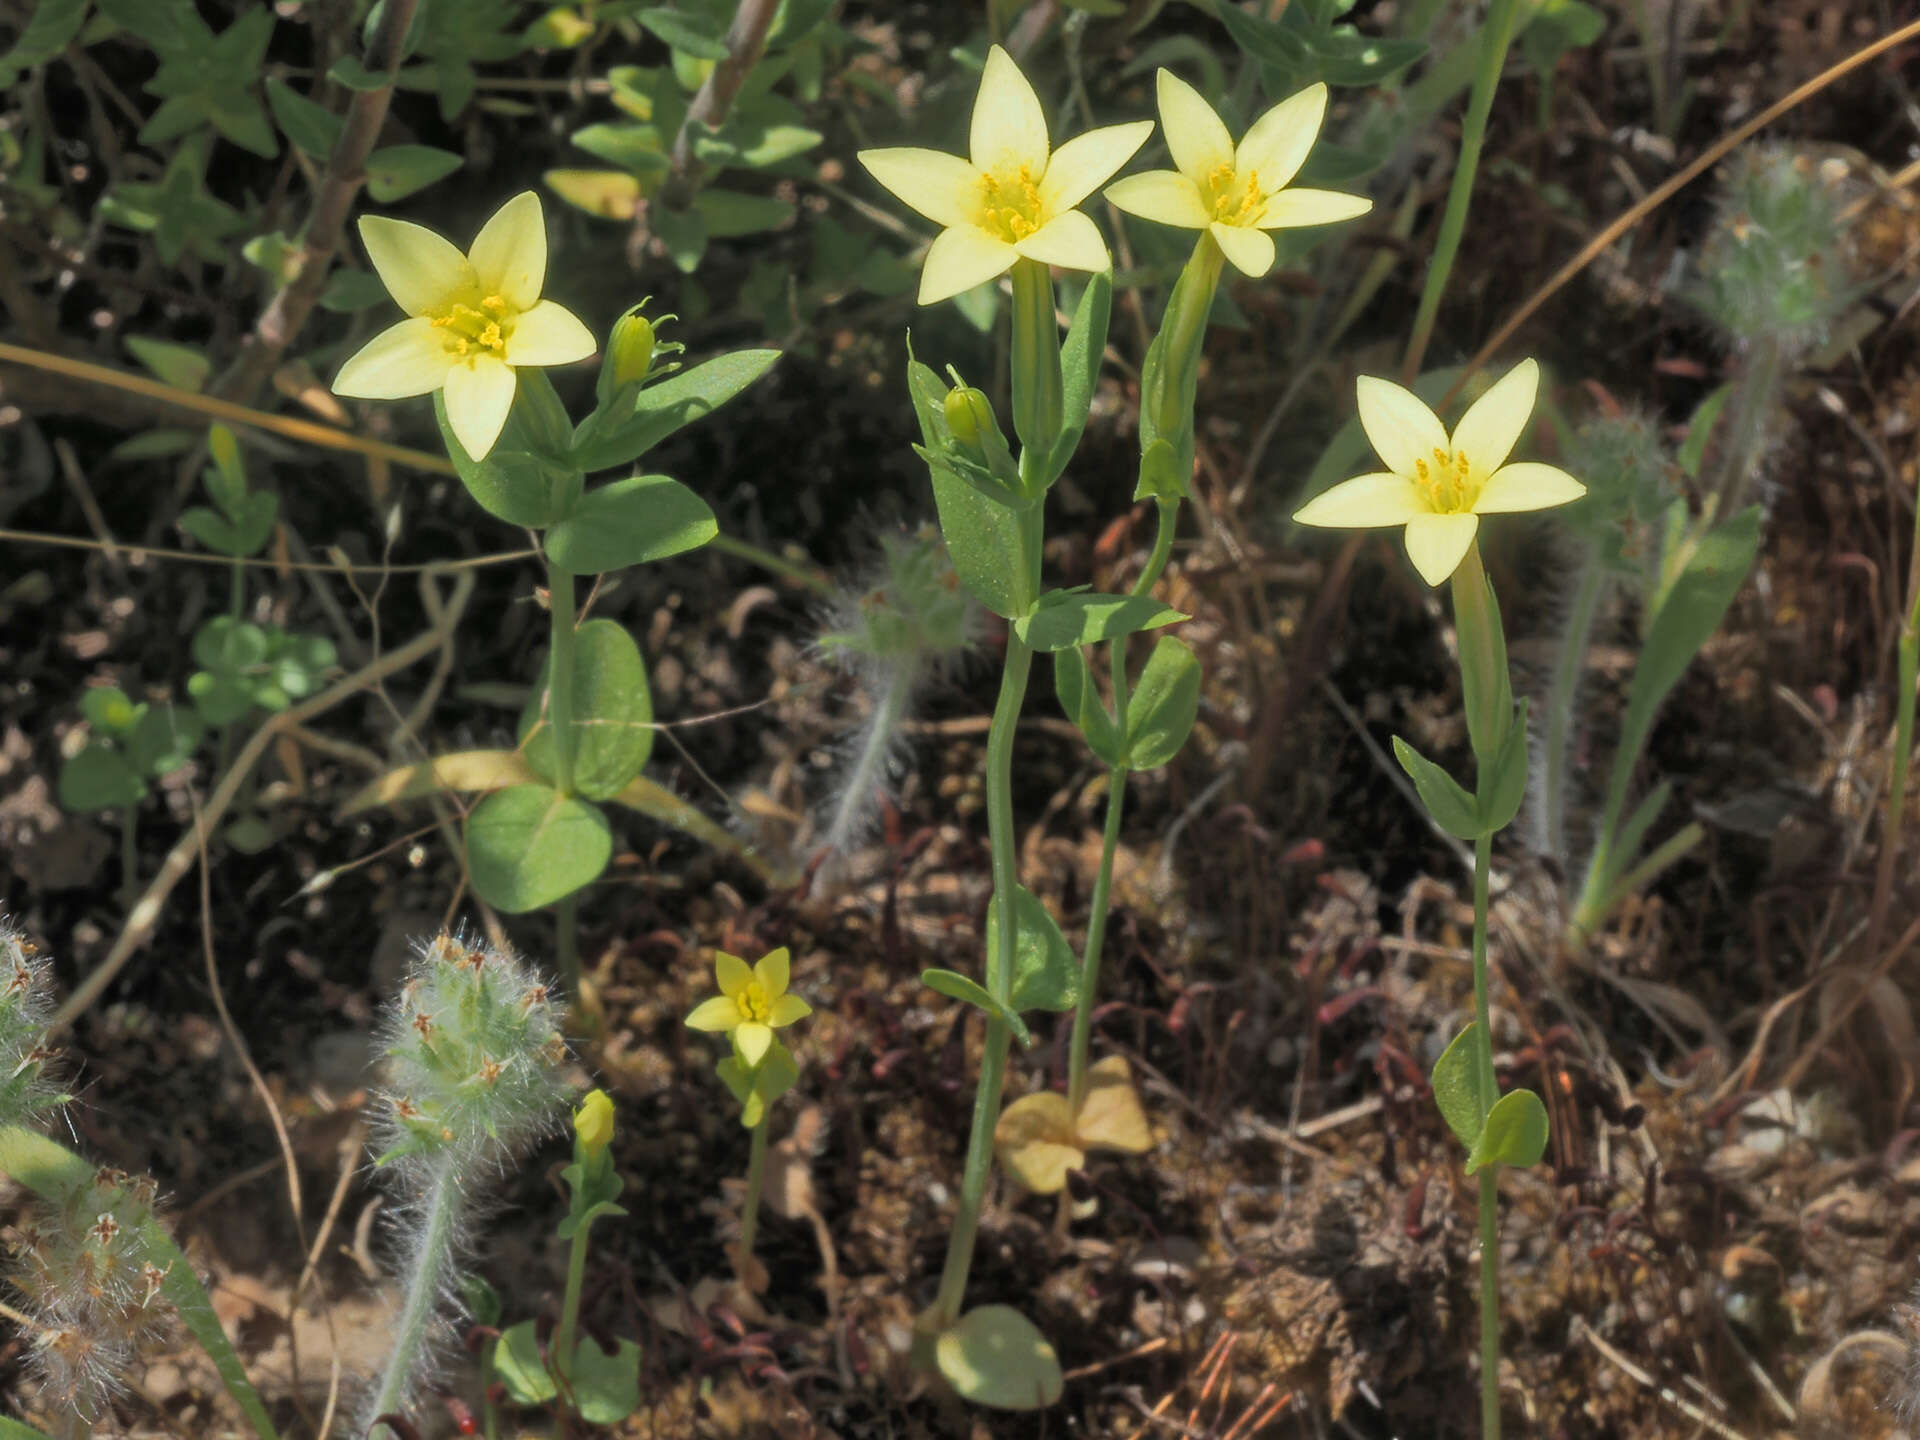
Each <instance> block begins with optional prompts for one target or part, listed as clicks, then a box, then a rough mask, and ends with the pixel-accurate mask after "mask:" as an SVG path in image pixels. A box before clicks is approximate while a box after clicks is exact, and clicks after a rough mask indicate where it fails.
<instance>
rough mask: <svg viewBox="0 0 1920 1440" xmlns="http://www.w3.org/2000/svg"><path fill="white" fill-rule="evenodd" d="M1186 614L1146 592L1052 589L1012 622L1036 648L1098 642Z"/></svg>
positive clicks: (1022, 636) (1019, 632)
mask: <svg viewBox="0 0 1920 1440" xmlns="http://www.w3.org/2000/svg"><path fill="white" fill-rule="evenodd" d="M1186 618H1187V617H1186V616H1185V615H1183V614H1181V613H1180V612H1179V611H1178V610H1175V609H1174V608H1173V607H1172V606H1171V605H1162V604H1161V603H1160V602H1159V601H1158V600H1155V599H1153V598H1152V597H1150V596H1146V595H1099V594H1094V593H1092V592H1089V591H1068V590H1055V591H1053V592H1052V593H1051V594H1047V595H1042V596H1041V597H1040V603H1039V604H1038V605H1036V606H1034V607H1033V613H1032V614H1030V615H1025V616H1022V617H1021V618H1020V619H1018V620H1015V621H1014V622H1013V628H1014V630H1015V631H1016V632H1017V633H1018V634H1019V636H1020V638H1021V639H1022V640H1024V641H1026V642H1027V644H1029V645H1031V646H1032V647H1033V648H1034V649H1036V650H1064V649H1066V648H1067V647H1068V646H1069V645H1097V644H1099V643H1100V642H1101V641H1102V640H1112V639H1114V638H1115V637H1117V636H1121V635H1131V634H1133V633H1134V632H1135V631H1139V630H1154V629H1158V628H1159V627H1160V626H1162V625H1171V624H1173V622H1174V621H1176V620H1185V619H1186Z"/></svg>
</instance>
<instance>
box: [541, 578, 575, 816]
mask: <svg viewBox="0 0 1920 1440" xmlns="http://www.w3.org/2000/svg"><path fill="white" fill-rule="evenodd" d="M547 605H548V609H549V611H550V612H551V614H550V618H551V620H552V622H553V641H552V644H551V646H550V647H549V649H548V661H547V724H548V725H550V726H552V727H553V784H554V788H555V789H556V790H558V791H559V792H560V793H561V794H562V795H571V794H573V740H574V735H573V626H574V601H573V572H572V571H571V570H569V569H567V568H566V567H565V566H563V565H549V566H548V567H547Z"/></svg>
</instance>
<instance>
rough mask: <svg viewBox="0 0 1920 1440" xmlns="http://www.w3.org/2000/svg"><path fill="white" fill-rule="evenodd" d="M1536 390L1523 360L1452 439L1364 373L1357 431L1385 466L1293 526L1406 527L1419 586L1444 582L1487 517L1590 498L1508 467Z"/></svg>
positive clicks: (1573, 487)
mask: <svg viewBox="0 0 1920 1440" xmlns="http://www.w3.org/2000/svg"><path fill="white" fill-rule="evenodd" d="M1229 253H1231V252H1229ZM1539 388H1540V367H1539V365H1537V364H1536V363H1535V362H1533V361H1532V360H1522V361H1521V362H1520V363H1519V364H1518V365H1516V366H1514V367H1513V369H1511V370H1509V371H1508V372H1507V373H1506V374H1505V375H1503V376H1501V377H1500V379H1499V380H1498V381H1497V382H1495V384H1494V385H1493V387H1492V388H1491V389H1490V390H1488V391H1487V393H1486V394H1484V395H1482V396H1481V397H1480V398H1479V399H1478V400H1476V401H1474V403H1473V404H1472V405H1471V406H1470V407H1468V409H1467V413H1466V414H1465V415H1462V416H1461V417H1460V423H1459V424H1458V425H1457V426H1455V427H1454V431H1453V435H1452V437H1451V438H1449V437H1448V435H1447V427H1446V426H1444V425H1442V424H1441V423H1440V417H1439V416H1437V415H1435V414H1434V413H1433V411H1431V410H1429V409H1428V408H1427V406H1426V402H1425V401H1423V400H1421V399H1420V397H1419V396H1417V395H1415V394H1414V393H1413V392H1412V391H1411V390H1407V389H1403V388H1402V387H1401V386H1399V385H1396V384H1394V383H1393V382H1392V381H1391V380H1381V379H1378V378H1376V377H1374V376H1372V375H1362V376H1361V377H1360V381H1359V404H1360V424H1361V427H1362V428H1363V429H1364V430H1365V431H1366V432H1367V439H1369V440H1370V441H1372V442H1373V448H1374V449H1375V450H1376V451H1378V452H1379V455H1380V458H1381V459H1382V460H1383V461H1385V462H1386V466H1387V468H1386V470H1385V471H1384V472H1376V473H1374V474H1371V475H1361V476H1358V477H1357V478H1355V479H1352V480H1346V481H1342V482H1341V483H1340V484H1338V485H1335V486H1334V487H1333V488H1332V489H1331V490H1328V491H1327V492H1326V493H1325V494H1322V495H1319V496H1316V497H1315V498H1314V499H1312V500H1309V501H1308V502H1307V503H1306V504H1305V505H1303V506H1302V507H1301V508H1300V510H1299V511H1298V512H1297V513H1296V514H1295V515H1294V517H1293V518H1294V519H1295V520H1296V521H1298V522H1299V523H1300V524H1302V525H1323V526H1328V527H1332V528H1337V529H1365V528H1368V527H1372V526H1386V525H1404V526H1406V527H1407V555H1408V557H1409V558H1410V559H1411V560H1412V561H1413V568H1414V569H1416V570H1418V571H1419V572H1420V578H1421V579H1423V580H1425V581H1426V582H1427V584H1429V585H1436V586H1437V585H1440V584H1443V583H1445V581H1446V580H1447V579H1448V577H1450V576H1451V575H1452V574H1453V572H1454V571H1455V570H1456V569H1457V568H1459V565H1460V562H1461V560H1462V559H1464V558H1465V557H1466V553H1467V548H1468V547H1469V546H1471V545H1472V544H1473V537H1474V535H1475V534H1476V533H1477V532H1478V530H1479V528H1480V517H1481V516H1482V515H1495V514H1500V513H1504V512H1510V511H1517V510H1546V509H1549V508H1551V507H1552V506H1555V505H1565V504H1566V503H1568V502H1569V501H1572V500H1578V499H1579V498H1580V497H1581V496H1582V495H1584V494H1586V493H1587V487H1586V486H1584V485H1582V484H1581V483H1580V482H1579V481H1578V480H1576V479H1574V478H1573V476H1571V475H1569V474H1568V473H1567V472H1566V471H1564V470H1562V469H1561V468H1560V467H1559V466H1557V465H1545V464H1542V463H1541V462H1539V461H1537V460H1523V461H1521V462H1519V463H1518V464H1515V465H1509V464H1507V463H1506V459H1507V456H1508V455H1510V454H1512V453H1513V447H1514V445H1515V444H1517V443H1518V442H1519V439H1520V436H1521V433H1522V432H1523V431H1525V429H1526V428H1527V421H1528V420H1529V419H1531V418H1532V416H1533V402H1534V397H1535V395H1536V394H1537V393H1538V391H1539Z"/></svg>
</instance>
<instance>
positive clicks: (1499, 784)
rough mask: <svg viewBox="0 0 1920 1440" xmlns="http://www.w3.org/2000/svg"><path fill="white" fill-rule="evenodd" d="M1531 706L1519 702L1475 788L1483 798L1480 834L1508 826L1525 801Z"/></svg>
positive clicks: (1529, 755)
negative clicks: (1528, 713) (1528, 718)
mask: <svg viewBox="0 0 1920 1440" xmlns="http://www.w3.org/2000/svg"><path fill="white" fill-rule="evenodd" d="M1530 703H1531V702H1529V701H1526V700H1522V701H1521V702H1520V705H1519V707H1518V709H1517V710H1516V711H1515V712H1514V717H1513V723H1512V724H1511V725H1509V726H1508V727H1507V738H1506V739H1505V740H1503V741H1501V742H1500V749H1499V751H1498V752H1497V753H1496V754H1495V756H1494V760H1493V764H1492V765H1491V766H1490V767H1488V773H1487V774H1486V775H1485V776H1483V777H1481V778H1480V780H1479V786H1478V788H1479V790H1480V792H1481V794H1482V795H1483V796H1484V797H1485V799H1484V804H1483V805H1482V806H1481V808H1480V834H1482V835H1492V834H1494V833H1496V832H1498V831H1501V830H1504V829H1506V828H1507V826H1509V825H1511V824H1512V823H1513V817H1514V816H1516V815H1518V814H1519V813H1520V805H1521V802H1522V801H1524V800H1525V799H1526V798H1527V766H1528V764H1529V763H1530V762H1531V761H1532V759H1533V753H1532V751H1530V750H1529V749H1528V748H1527V708H1528V705H1529V704H1530Z"/></svg>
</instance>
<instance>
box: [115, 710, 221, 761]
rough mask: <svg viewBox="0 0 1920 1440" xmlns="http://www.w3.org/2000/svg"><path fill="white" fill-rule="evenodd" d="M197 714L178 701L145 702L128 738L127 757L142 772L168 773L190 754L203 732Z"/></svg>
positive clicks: (191, 755) (197, 744) (186, 759)
mask: <svg viewBox="0 0 1920 1440" xmlns="http://www.w3.org/2000/svg"><path fill="white" fill-rule="evenodd" d="M205 733H206V732H205V728H204V727H203V726H202V725H201V723H200V717H199V715H197V714H196V713H194V712H193V711H192V710H189V709H187V708H185V707H184V706H180V705H148V706H145V707H143V710H142V713H141V716H140V719H139V720H138V722H136V723H135V725H134V727H133V734H132V735H131V736H129V737H128V739H127V759H128V761H129V762H130V763H131V764H132V766H133V768H134V769H135V770H136V771H137V772H138V773H140V774H141V775H151V776H154V777H158V776H161V775H169V774H171V773H172V772H174V771H175V770H178V769H179V768H180V767H181V766H182V765H184V764H186V763H187V762H188V761H189V760H191V759H192V758H193V752H194V750H195V749H196V748H197V747H198V746H199V744H200V738H201V736H202V735H203V734H205Z"/></svg>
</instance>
